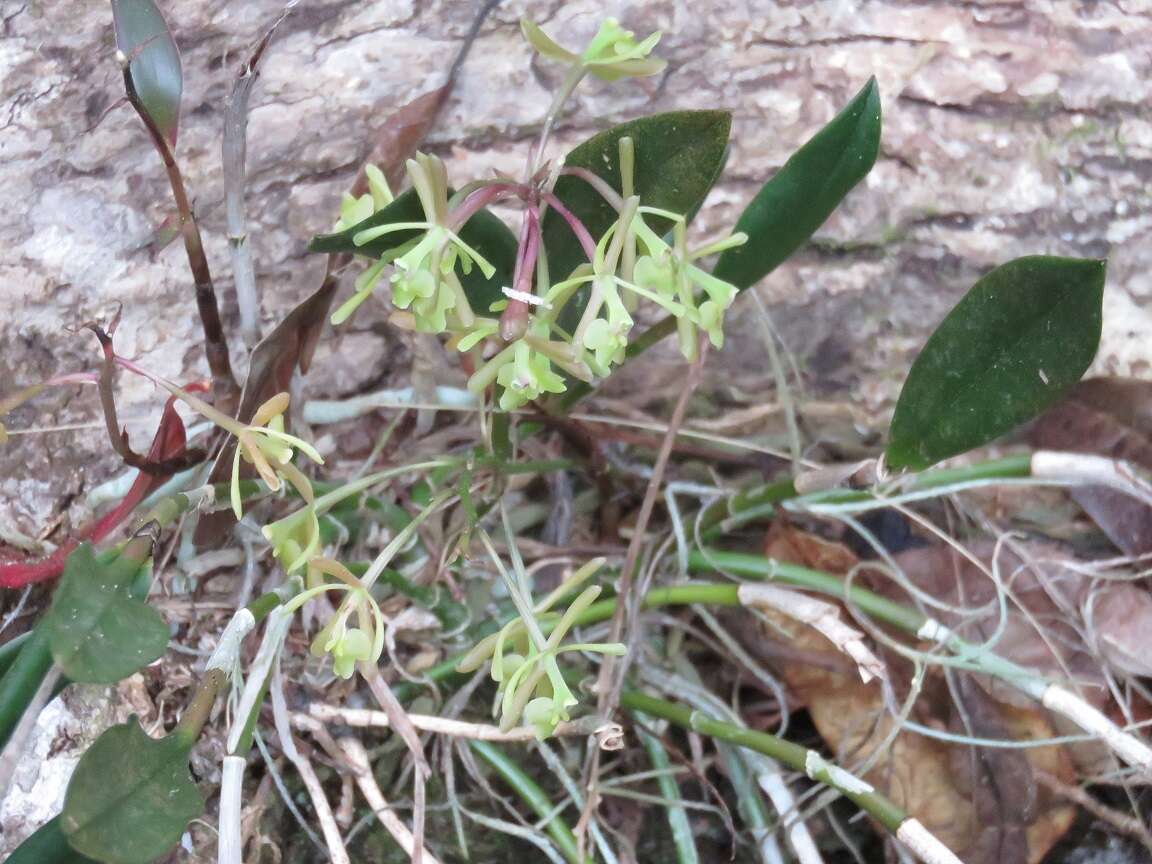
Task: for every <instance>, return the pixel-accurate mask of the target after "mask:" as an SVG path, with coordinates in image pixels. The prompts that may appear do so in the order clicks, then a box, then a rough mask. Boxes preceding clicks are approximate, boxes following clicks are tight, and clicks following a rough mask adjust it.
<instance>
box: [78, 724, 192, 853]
mask: <svg viewBox="0 0 1152 864" xmlns="http://www.w3.org/2000/svg"><path fill="white" fill-rule="evenodd" d="M190 749H191V744H190V743H189V742H187V741H185V740H184V739H182V738H180V737H179V736H177V735H169V736H168V737H167V738H160V739H155V738H149V737H148V736H147V735H146V734H145V733H144V730H143V729H141V728H140V724H139V723H138V722H137V720H136V718H135V717H132V718H130V719H129V721H128V722H127V723H124V724H121V725H119V726H113V727H112V728H111V729H109V730H108V731H106V732H105V733H104V734H103V735H101V736H100V737H99V738H98V739H96V743H95V744H93V745H92V746H91V747H89V748H88V751H87V752H86V753H85V754H84V755H83V756H82V757H81V758H80V762H79V764H78V765H77V766H76V771H75V773H74V774H73V775H72V780H71V781H70V782H69V784H68V794H67V797H66V798H65V799H64V812H63V813H61V814H60V828H61V830H62V831H63V832H64V835H65V836H66V837H67V838H68V842H69V843H70V844H71V846H72V848H73V849H76V850H77V851H78V852H80V853H82V854H84V855H87V856H89V857H91V858H95V859H97V860H99V861H102V862H104V864H148V862H150V861H153V860H154V859H156V858H158V857H159V856H160V855H163V854H164V853H165V852H166V851H167V850H168V849H170V848H171V847H172V846H173V845H174V844H175V843H176V841H177V840H179V839H180V834H181V833H182V832H183V831H184V828H185V826H186V825H187V824H188V822H189V821H191V820H192V819H195V818H196V817H197V816H199V815H200V813H201V812H202V811H203V809H204V802H203V800H202V799H201V798H200V792H199V791H198V790H197V789H196V784H195V783H193V782H192V778H191V777H190V776H189V774H188V752H189V750H190Z"/></svg>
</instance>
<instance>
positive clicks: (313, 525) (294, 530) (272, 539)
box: [263, 504, 320, 573]
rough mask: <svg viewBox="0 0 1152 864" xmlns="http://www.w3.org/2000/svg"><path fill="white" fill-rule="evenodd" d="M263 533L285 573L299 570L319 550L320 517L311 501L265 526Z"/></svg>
mask: <svg viewBox="0 0 1152 864" xmlns="http://www.w3.org/2000/svg"><path fill="white" fill-rule="evenodd" d="M263 534H264V537H265V539H266V540H267V541H268V542H269V543H270V544H271V545H272V555H273V556H274V557H276V558H279V559H280V564H281V566H283V568H284V572H285V573H293V572H295V571H296V570H299V569H300V568H301V567H303V566H304V565H306V564H307V563H308V562H309V561H311V560H312V559H313V558H314V557H315V556H316V553H317V552H319V551H320V520H319V518H318V517H317V515H316V508H315V507H314V506H313V505H312V504H309V505H308V506H307V507H302V508H301V509H299V510H297V511H296V512H295V513H292V514H290V515H288V516H285V517H284V518H283V519H280V520H278V521H276V522H273V523H272V524H271V525H265V526H264V528H263Z"/></svg>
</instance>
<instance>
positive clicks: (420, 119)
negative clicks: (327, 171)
mask: <svg viewBox="0 0 1152 864" xmlns="http://www.w3.org/2000/svg"><path fill="white" fill-rule="evenodd" d="M452 84H453V82H452V81H449V82H448V83H447V84H445V85H443V86H442V87H437V88H436V89H435V90H430V91H429V92H427V93H422V94H421V95H419V96H417V97H416V98H415V99H413V100H412V101H411V102H408V103H406V104H404V105H401V106H400V107H399V108H397V109H396V110H395V111H393V112H392V113H391V114H390V115H389V116H388V119H387V120H386V121H385V122H384V125H383V126H381V127H380V129H378V130H377V131H376V146H375V147H373V148H372V152H371V153H370V154H368V158H367V159H365V160H364V163H365V164H368V163H371V164H373V165H375V166H377V167H378V168H379V169H380V170H381V171H383V172H384V176H385V177H386V178H388V185H389V186H391V187H392V189H393V191H395V190H397V189H398V188H399V187H400V181H401V180H403V179H404V163H405V162H406V161H407V160H409V159H411V158H412V155H413V154H414V153H415V152H416V149H417V148H418V147H419V146H420V144H421V143H422V142H423V141H424V138H425V137H426V136H427V135H428V133H429V132H430V131H431V129H432V126H433V124H434V123H435V122H436V117H437V116H438V115H439V114H440V109H441V108H443V107H444V103H445V102H447V101H448V96H449V95H450V94H451V93H452ZM367 191H368V175H367V174H365V173H364V169H363V168H361V169H360V173H359V174H357V175H356V182H355V183H354V184H353V185H352V194H353V195H355V196H360V195H363V194H364V193H365V192H367Z"/></svg>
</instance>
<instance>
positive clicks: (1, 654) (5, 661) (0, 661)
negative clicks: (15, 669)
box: [0, 630, 32, 678]
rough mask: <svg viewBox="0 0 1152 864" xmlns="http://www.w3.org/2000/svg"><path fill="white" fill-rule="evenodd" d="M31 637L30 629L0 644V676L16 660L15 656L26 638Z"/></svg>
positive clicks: (1, 676)
mask: <svg viewBox="0 0 1152 864" xmlns="http://www.w3.org/2000/svg"><path fill="white" fill-rule="evenodd" d="M31 638H32V631H31V630H30V631H28V632H27V633H21V634H20V635H19V636H17V637H16V638H15V639H9V640H8V641H7V642H5V643H4V644H3V645H0V678H3V677H4V673H5V672H7V671H8V670H9V669H10V668H11V667H12V664H13V663H15V662H16V658H17V657H18V656H19V655H20V649H21V648H23V647H24V646H25V645H26V644H28V640H29V639H31Z"/></svg>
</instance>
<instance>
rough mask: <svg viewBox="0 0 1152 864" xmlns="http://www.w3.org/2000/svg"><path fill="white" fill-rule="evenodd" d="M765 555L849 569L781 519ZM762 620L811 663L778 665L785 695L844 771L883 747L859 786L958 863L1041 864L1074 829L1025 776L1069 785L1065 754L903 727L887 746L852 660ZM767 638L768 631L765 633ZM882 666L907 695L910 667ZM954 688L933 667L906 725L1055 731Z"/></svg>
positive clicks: (883, 711)
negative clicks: (881, 796)
mask: <svg viewBox="0 0 1152 864" xmlns="http://www.w3.org/2000/svg"><path fill="white" fill-rule="evenodd" d="M917 551H919V550H917ZM766 552H767V554H768V555H770V556H772V557H774V558H777V559H780V560H784V561H790V562H794V563H797V564H802V565H804V566H806V567H813V568H816V569H822V570H827V571H830V572H836V573H846V572H847V571H849V570H850V569H852V568H853V567H855V566H856V564H857V563H858V561H857V559H856V556H855V555H853V554H852V552H851V551H850V550H848V549H847V548H846V547H844V546H840V545H839V544H835V543H829V542H827V541H824V540H822V539H820V538H818V537H814V536H813V535H810V534H806V533H805V532H802V531H798V530H795V529H793V528H790V527H787V526H785V525H783V524H782V523H780V522H777V523H775V524H774V525H773V527H772V529H771V530H770V531H769V538H768V547H767V550H766ZM845 614H847V613H845ZM768 615H769V618H770V620H771V621H772V624H773V625H774V628H781V629H783V630H784V631H785V632H786V633H787V634H788V648H789V650H790V652H791V653H792V654H793V656H797V655H799V656H805V655H806V656H807V657H808V658H809V659H808V662H802V663H801V662H796V661H795V660H794V659H793V660H789V661H788V662H786V663H778V664H776V668H777V670H778V671H779V673H780V675H781V676H782V677H783V678H784V680H785V682H786V684H787V686H788V689H789V692H790V694H792V695H794V696H795V697H796V698H797V701H798V702H800V703H801V704H803V705H804V706H805V707H806V708H807V710H808V712H809V714H810V716H811V717H812V721H813V722H814V723H815V725H816V728H817V729H818V730H819V732H820V735H821V737H822V738H823V739H824V741H825V743H826V744H827V746H828V748H829V749H830V750H831V752H832V754H833V756H834V757H835V759H836V760H837V762H838V764H840V765H842V766H843V767H845V768H847V769H849V770H852V769H853V767H854V766H855V765H858V764H860V763H861V762H862V761H863V760H864V759H866V758H868V757H869V756H871V755H873V753H874V752H875V751H877V749H878V748H882V752H880V753H879V754H878V755H877V756H876V759H875V762H874V763H873V764H872V767H871V769H870V770H868V771H866V772H865V773H864V779H865V780H867V781H868V782H869V783H871V784H872V785H874V786H876V787H877V788H878V789H881V790H883V791H884V792H885V794H887V795H888V796H889V797H890V798H892V800H893V801H895V802H896V803H897V804H898V805H899V806H901V807H903V808H904V809H905V810H907V811H908V812H909V813H910V814H912V815H913V816H915V817H916V818H918V819H919V820H920V821H921V822H922V823H924V825H925V826H926V827H927V828H928V829H929V830H930V831H931V832H932V833H934V834H935V835H936V836H937V837H939V838H940V839H941V840H942V841H943V842H944V843H945V844H947V845H948V847H949V848H950V849H952V850H953V851H954V852H955V853H956V854H957V855H959V857H960V858H961V859H962V860H963V861H965V862H966V864H999V862H1001V861H1029V862H1038V861H1040V860H1041V859H1042V858H1043V857H1044V855H1045V854H1046V853H1047V851H1048V850H1049V849H1050V848H1051V847H1052V845H1053V844H1054V843H1055V842H1056V841H1057V840H1058V839H1059V837H1060V836H1062V835H1063V833H1064V832H1065V831H1066V830H1067V829H1068V827H1069V826H1070V825H1071V824H1072V821H1073V819H1074V818H1075V813H1076V811H1075V808H1073V807H1070V806H1067V805H1063V804H1060V803H1058V802H1057V801H1056V800H1055V799H1054V798H1053V797H1052V796H1051V795H1050V793H1048V792H1047V791H1046V790H1043V789H1039V788H1038V787H1037V786H1036V784H1035V782H1034V781H1033V779H1032V777H1031V772H1032V771H1034V770H1043V771H1046V772H1048V773H1050V774H1053V775H1054V776H1057V777H1060V778H1062V779H1063V780H1065V782H1074V776H1075V775H1074V771H1073V768H1072V762H1071V759H1070V757H1069V756H1068V754H1067V753H1066V752H1065V751H1064V750H1063V749H1062V748H1060V747H1056V746H1046V747H1035V748H1029V749H1027V750H1023V751H1015V750H1013V751H1002V750H999V749H993V748H972V747H966V746H961V745H956V744H951V743H947V742H943V741H939V740H936V739H932V738H928V737H925V736H923V735H919V734H916V733H912V732H906V731H901V732H898V734H896V735H895V737H893V738H892V740H891V742H890V743H889V738H890V737H891V736H892V735H893V733H894V732H895V731H896V728H895V720H894V719H893V717H892V715H891V714H890V713H889V711H888V710H887V708H886V706H885V704H884V697H883V693H882V691H881V689H880V686H879V685H878V684H877V683H876V682H872V683H868V684H865V683H863V682H862V681H861V680H860V677H859V675H858V674H857V673H856V671H855V670H854V668H853V667H852V664H851V663H850V662H848V663H846V662H844V659H843V655H842V654H840V653H839V651H838V650H837V649H836V648H835V647H833V646H832V644H831V643H830V642H828V641H827V640H826V639H825V638H824V637H822V636H820V635H819V634H818V633H816V632H815V631H814V630H812V629H811V628H808V627H797V626H796V625H795V622H790V621H789V620H788V619H786V618H784V616H782V615H777V614H772V613H768ZM776 632H777V631H775V629H770V630H768V631H767V635H769V636H771V635H773V634H774V633H776ZM765 635H766V634H765V632H764V631H761V632H758V633H757V634H756V636H755V637H754V639H752V640H749V647H750V648H753V649H756V648H759V647H761V645H762V643H763V641H764V637H765ZM888 665H889V671H890V674H891V676H892V680H893V685H894V687H895V689H896V698H897V699H902V698H904V697H905V696H906V695H907V686H908V681H909V670H908V668H907V666H906V665H905V664H902V663H901V662H899V661H897V660H896V659H895V658H891V657H889V663H888ZM957 680H959V679H957ZM957 690H958V692H957V694H956V695H957V696H958V697H959V699H960V705H959V706H957V705H956V704H955V703H954V701H953V694H950V693H949V691H948V688H947V687H946V685H945V682H944V679H943V676H942V675H941V674H940V673H939V671H935V670H934V671H933V672H931V673H930V674H929V675H928V678H927V680H926V682H925V686H924V692H923V693H921V694H920V696H919V697H918V698H917V701H916V703H915V705H914V706H913V709H912V713H911V716H910V719H912V720H914V721H916V722H918V723H921V724H922V725H925V726H929V727H933V728H937V729H940V730H947V731H952V732H960V733H961V734H968V735H971V736H986V737H993V738H1010V739H1015V740H1027V739H1037V738H1047V737H1052V736H1053V735H1054V734H1055V733H1054V731H1053V729H1052V727H1051V725H1050V724H1049V722H1048V720H1047V718H1046V717H1045V716H1044V714H1042V713H1041V711H1040V710H1039V709H1037V708H1036V707H1035V705H1028V706H1026V707H1022V708H1017V707H1015V706H1009V705H1004V704H1001V703H1000V702H998V701H995V700H993V699H991V698H989V697H988V696H986V695H985V694H984V693H982V692H981V691H980V688H979V687H976V686H975V685H973V684H971V683H970V681H969V682H967V683H962V684H960V685H959V686H958V688H957ZM973 691H975V695H973ZM965 722H967V723H968V724H969V725H968V727H967V729H965V728H964V723H965ZM1006 754H1010V755H1006Z"/></svg>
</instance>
